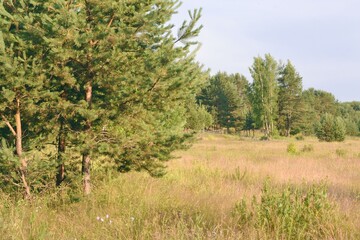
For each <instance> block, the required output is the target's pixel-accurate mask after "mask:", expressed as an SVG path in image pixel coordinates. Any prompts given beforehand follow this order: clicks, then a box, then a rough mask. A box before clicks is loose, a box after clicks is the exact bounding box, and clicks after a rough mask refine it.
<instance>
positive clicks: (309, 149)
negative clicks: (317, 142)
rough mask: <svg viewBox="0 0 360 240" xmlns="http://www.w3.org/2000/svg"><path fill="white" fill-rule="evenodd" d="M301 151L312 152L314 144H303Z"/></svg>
mask: <svg viewBox="0 0 360 240" xmlns="http://www.w3.org/2000/svg"><path fill="white" fill-rule="evenodd" d="M301 151H302V152H312V151H314V146H313V145H311V144H306V145H304V147H303V148H302V149H301Z"/></svg>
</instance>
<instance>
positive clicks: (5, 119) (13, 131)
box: [1, 114, 16, 137]
mask: <svg viewBox="0 0 360 240" xmlns="http://www.w3.org/2000/svg"><path fill="white" fill-rule="evenodd" d="M1 118H2V119H3V120H4V122H5V124H6V125H7V126H8V127H9V129H10V131H11V132H12V134H13V135H14V137H16V131H15V130H14V128H13V127H12V126H11V123H10V122H9V121H8V120H7V118H6V117H5V116H4V115H3V114H1Z"/></svg>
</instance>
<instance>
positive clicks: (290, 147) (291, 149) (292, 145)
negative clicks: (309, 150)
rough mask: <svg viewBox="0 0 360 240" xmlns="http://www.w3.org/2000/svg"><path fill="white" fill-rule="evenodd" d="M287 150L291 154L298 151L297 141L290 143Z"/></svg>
mask: <svg viewBox="0 0 360 240" xmlns="http://www.w3.org/2000/svg"><path fill="white" fill-rule="evenodd" d="M286 151H287V152H288V153H290V154H296V153H297V149H296V146H295V143H289V145H288V146H287V149H286Z"/></svg>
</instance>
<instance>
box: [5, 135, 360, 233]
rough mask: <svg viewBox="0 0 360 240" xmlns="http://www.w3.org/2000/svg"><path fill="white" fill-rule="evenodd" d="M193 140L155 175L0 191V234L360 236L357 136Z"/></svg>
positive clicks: (203, 137) (359, 145)
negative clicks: (17, 195) (91, 186)
mask: <svg viewBox="0 0 360 240" xmlns="http://www.w3.org/2000/svg"><path fill="white" fill-rule="evenodd" d="M198 138H199V139H198V141H197V142H196V143H195V144H194V146H193V147H192V148H190V149H189V150H186V151H181V152H177V153H176V156H178V158H177V159H174V160H172V161H170V162H169V163H168V174H167V175H166V176H165V177H163V178H151V177H149V176H148V175H147V174H146V173H129V174H122V175H120V176H119V177H114V176H111V175H109V176H108V177H106V178H105V179H103V180H102V181H98V182H96V185H97V186H96V187H95V190H94V191H93V193H92V195H91V196H90V197H87V198H83V197H79V196H80V195H79V194H77V193H69V191H68V190H67V189H66V188H64V189H60V190H57V191H56V192H52V193H50V194H48V195H46V196H42V197H38V198H37V199H34V200H33V201H32V202H31V203H28V202H25V201H20V202H17V203H16V204H15V203H13V202H12V201H10V200H9V199H7V198H6V197H5V195H2V194H0V201H1V204H0V239H69V240H70V239H72V240H74V239H360V139H356V138H353V139H347V140H346V141H345V142H342V143H323V142H318V141H317V140H316V139H315V138H306V139H305V140H303V141H296V140H295V139H279V140H272V141H258V140H254V139H251V138H244V137H243V138H242V137H239V136H229V135H216V134H202V135H199V136H198Z"/></svg>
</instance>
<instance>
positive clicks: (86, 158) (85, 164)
mask: <svg viewBox="0 0 360 240" xmlns="http://www.w3.org/2000/svg"><path fill="white" fill-rule="evenodd" d="M85 100H86V102H87V103H88V108H89V109H91V100H92V82H88V83H87V85H86V88H85ZM90 130H91V122H90V121H89V120H88V121H87V123H86V131H90ZM89 138H90V136H89ZM82 157H83V159H82V174H83V181H84V182H83V187H84V194H85V195H89V194H90V192H91V184H90V179H91V175H90V166H91V157H90V150H89V149H87V150H86V151H85V152H84V153H83V154H82Z"/></svg>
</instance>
